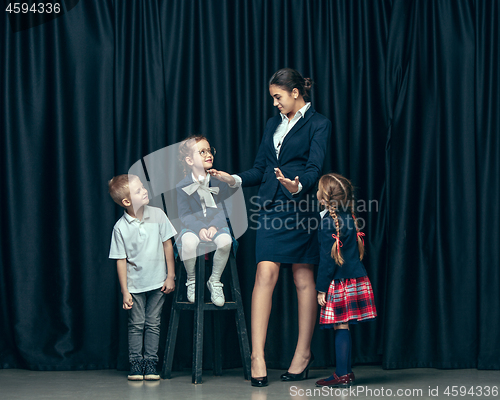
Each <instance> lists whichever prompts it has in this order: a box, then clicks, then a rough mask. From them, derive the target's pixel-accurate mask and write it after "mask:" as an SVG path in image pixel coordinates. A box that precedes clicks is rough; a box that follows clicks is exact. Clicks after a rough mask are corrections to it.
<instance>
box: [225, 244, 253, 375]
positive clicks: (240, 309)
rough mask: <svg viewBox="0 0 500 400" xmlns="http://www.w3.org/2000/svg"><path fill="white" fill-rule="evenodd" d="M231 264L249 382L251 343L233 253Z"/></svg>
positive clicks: (239, 334) (233, 288)
mask: <svg viewBox="0 0 500 400" xmlns="http://www.w3.org/2000/svg"><path fill="white" fill-rule="evenodd" d="M229 263H230V266H231V283H232V285H231V286H232V287H231V292H232V295H233V301H234V302H235V303H236V328H237V329H238V339H239V341H240V353H241V362H242V364H243V374H244V376H245V379H246V380H247V381H248V380H250V376H251V371H250V368H251V364H250V363H251V361H250V343H249V341H248V332H247V325H246V322H245V313H244V312H243V301H242V299H241V290H240V282H239V279H238V268H237V267H236V259H235V258H234V255H233V254H232V252H231V254H230V255H229Z"/></svg>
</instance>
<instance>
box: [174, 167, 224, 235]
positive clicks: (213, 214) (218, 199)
mask: <svg viewBox="0 0 500 400" xmlns="http://www.w3.org/2000/svg"><path fill="white" fill-rule="evenodd" d="M191 183H193V179H192V177H191V172H189V174H188V175H187V176H186V177H185V178H184V179H183V180H182V181H180V182H179V183H178V184H177V185H176V186H175V188H176V190H177V209H178V212H179V218H180V220H181V222H182V225H183V226H182V227H183V229H184V228H187V229H191V230H192V231H193V232H195V233H196V234H197V235H198V233H199V232H200V230H201V229H202V228H205V229H208V228H210V227H211V226H214V227H216V228H217V230H219V229H221V228H224V227H227V220H226V214H225V212H224V208H223V206H222V201H223V200H224V204H225V206H226V210H227V212H228V214H229V215H230V214H231V200H230V196H231V189H230V188H229V186H228V185H227V183H224V182H221V181H219V180H218V179H215V178H210V183H209V186H210V187H218V188H219V193H218V194H212V196H213V198H214V200H215V204H217V208H211V207H207V216H206V217H205V216H204V215H203V208H202V206H201V199H200V195H199V194H198V193H197V192H194V193H193V194H192V195H191V196H189V195H188V194H187V193H186V192H185V191H184V190H182V188H183V187H186V186H188V185H190V184H191Z"/></svg>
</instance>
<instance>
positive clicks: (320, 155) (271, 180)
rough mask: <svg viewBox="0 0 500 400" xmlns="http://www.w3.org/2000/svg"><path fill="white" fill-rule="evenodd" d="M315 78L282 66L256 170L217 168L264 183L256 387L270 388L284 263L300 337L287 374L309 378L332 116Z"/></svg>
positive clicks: (255, 309)
mask: <svg viewBox="0 0 500 400" xmlns="http://www.w3.org/2000/svg"><path fill="white" fill-rule="evenodd" d="M311 85H312V81H311V80H310V79H309V78H306V79H304V78H303V77H302V76H301V75H300V73H298V72H297V71H295V70H293V69H290V68H283V69H280V70H279V71H277V72H276V73H275V74H274V75H273V76H272V77H271V79H270V81H269V93H270V94H271V97H272V98H273V101H274V103H273V104H274V106H276V107H277V108H278V109H279V111H280V114H279V115H276V116H275V117H273V118H271V119H269V120H268V121H267V125H266V128H265V131H264V136H263V138H262V143H261V145H260V148H259V151H258V153H257V157H256V158H255V163H254V166H253V168H251V169H250V170H248V171H245V172H242V173H240V174H238V175H229V174H228V173H226V172H222V171H217V170H210V171H208V172H209V173H210V174H211V175H212V176H214V177H216V178H218V179H219V180H221V181H223V182H226V183H228V184H229V185H230V186H232V187H236V186H238V185H242V186H255V185H260V188H259V193H258V196H259V205H260V213H259V220H258V224H257V225H258V227H257V238H256V260H257V272H256V276H255V285H254V289H253V293H252V385H253V386H266V385H267V384H268V380H267V369H266V363H265V358H264V346H265V342H266V334H267V327H268V323H269V316H270V313H271V306H272V295H273V291H274V287H275V285H276V282H277V280H278V275H279V270H280V266H281V264H282V263H283V264H292V271H293V277H294V282H295V286H296V289H297V298H298V312H299V337H298V341H297V347H296V349H295V354H294V357H293V359H292V363H291V364H290V367H289V369H288V371H287V372H286V373H284V374H283V375H281V380H284V381H291V380H301V379H304V378H307V374H308V371H309V367H310V366H311V363H312V361H313V358H314V357H313V355H312V353H311V339H312V334H313V331H314V326H315V322H316V307H317V303H316V290H315V283H314V264H318V262H319V248H318V241H317V232H316V229H317V227H318V225H319V213H318V210H317V209H316V207H315V204H316V203H315V197H314V194H315V187H316V183H317V181H318V179H319V177H320V176H321V170H322V166H323V160H324V157H325V152H326V149H327V143H328V139H329V137H330V131H331V122H330V121H329V120H328V119H327V118H326V117H324V116H323V115H321V114H319V113H317V112H316V111H315V110H314V109H313V108H312V106H311V103H310V102H307V100H308V98H309V90H310V88H311Z"/></svg>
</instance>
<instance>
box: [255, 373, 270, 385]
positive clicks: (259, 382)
mask: <svg viewBox="0 0 500 400" xmlns="http://www.w3.org/2000/svg"><path fill="white" fill-rule="evenodd" d="M251 382H252V386H255V387H264V386H267V385H269V382H268V381H267V375H266V376H264V377H263V378H251Z"/></svg>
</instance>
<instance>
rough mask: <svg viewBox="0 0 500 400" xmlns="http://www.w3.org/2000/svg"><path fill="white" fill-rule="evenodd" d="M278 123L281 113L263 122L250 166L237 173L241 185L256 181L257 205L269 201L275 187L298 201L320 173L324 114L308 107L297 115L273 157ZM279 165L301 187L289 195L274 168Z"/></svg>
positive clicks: (326, 134)
mask: <svg viewBox="0 0 500 400" xmlns="http://www.w3.org/2000/svg"><path fill="white" fill-rule="evenodd" d="M280 123H281V116H280V115H276V116H275V117H273V118H270V119H269V120H268V121H267V125H266V129H265V130H264V135H263V137H262V142H261V144H260V147H259V151H258V153H257V157H256V158H255V162H254V165H253V168H251V169H249V170H248V171H245V172H242V173H240V174H238V175H239V176H240V177H241V180H242V186H255V185H259V184H260V189H259V193H258V195H259V204H260V205H264V203H266V204H269V203H270V202H272V200H273V199H274V196H275V195H276V191H277V190H282V191H283V193H284V194H285V196H286V197H288V198H289V199H290V200H296V201H299V200H301V199H303V198H306V195H307V194H310V193H312V192H314V190H315V185H316V182H317V181H318V179H319V178H320V175H321V170H322V168H323V161H324V159H325V152H326V149H327V143H328V140H329V138H330V133H331V129H332V123H331V122H330V120H329V119H328V118H326V117H325V116H323V115H321V114H319V113H317V112H316V111H315V110H314V109H313V108H312V107H310V108H309V109H308V110H307V111H306V113H305V115H304V118H300V119H299V120H298V121H297V123H296V124H295V126H294V127H293V128H292V129H291V130H290V132H288V134H287V135H286V137H285V139H284V141H283V143H282V145H281V150H280V155H279V158H276V150H275V148H274V142H273V135H274V132H275V131H276V128H278V126H279V124H280ZM276 167H278V168H280V169H281V172H283V175H284V176H285V178H289V179H291V180H293V179H295V177H296V176H298V177H299V181H300V183H301V184H302V190H301V191H300V193H299V194H298V195H295V196H294V195H292V194H291V193H290V192H289V191H288V190H287V189H286V188H285V187H284V186H283V185H282V184H281V183H280V182H279V181H278V180H277V179H276V175H275V173H274V168H276Z"/></svg>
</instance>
